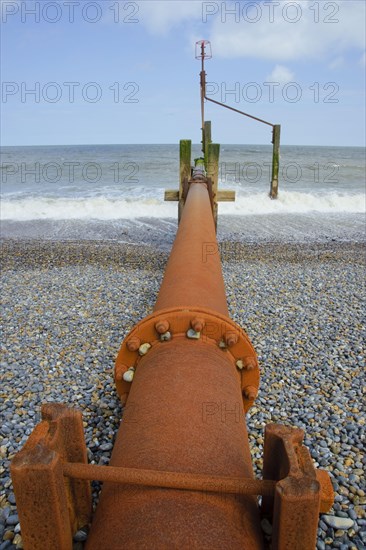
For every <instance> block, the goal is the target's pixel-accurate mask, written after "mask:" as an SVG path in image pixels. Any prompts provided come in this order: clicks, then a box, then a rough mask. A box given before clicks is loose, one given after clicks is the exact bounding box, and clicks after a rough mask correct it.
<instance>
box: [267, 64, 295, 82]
mask: <svg viewBox="0 0 366 550" xmlns="http://www.w3.org/2000/svg"><path fill="white" fill-rule="evenodd" d="M294 78H295V74H294V73H293V72H291V71H290V69H288V68H287V67H285V66H284V65H276V66H275V67H274V69H273V71H272V72H271V74H270V75H268V76H267V82H278V83H279V84H287V83H288V82H293V80H294Z"/></svg>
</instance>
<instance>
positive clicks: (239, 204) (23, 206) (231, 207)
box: [1, 190, 365, 221]
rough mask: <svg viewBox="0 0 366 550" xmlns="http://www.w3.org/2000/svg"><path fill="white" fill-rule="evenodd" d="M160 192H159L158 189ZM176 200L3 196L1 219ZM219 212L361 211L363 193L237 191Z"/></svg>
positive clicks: (106, 213)
mask: <svg viewBox="0 0 366 550" xmlns="http://www.w3.org/2000/svg"><path fill="white" fill-rule="evenodd" d="M161 195H162V193H161ZM176 210H177V203H175V202H164V200H163V198H162V197H161V198H159V197H151V196H150V197H145V198H143V197H140V198H137V197H136V196H135V197H133V198H129V199H124V198H111V197H103V196H98V197H95V196H94V197H85V198H65V197H60V198H49V197H48V198H47V197H28V198H20V197H19V198H17V199H14V198H13V199H11V200H9V199H4V200H3V201H2V204H1V218H2V219H3V220H17V221H26V220H44V219H54V220H72V219H74V220H78V219H80V220H87V219H97V220H117V219H136V218H139V217H152V218H170V217H174V218H175V217H176ZM220 212H221V213H222V214H226V215H240V216H247V215H261V214H266V215H270V214H293V213H302V214H306V213H310V212H314V213H316V212H318V213H319V214H320V213H327V212H329V213H337V212H340V213H341V212H346V213H363V212H365V195H364V194H360V193H358V194H346V193H344V194H341V193H336V192H331V193H327V194H314V193H300V192H296V191H281V190H280V193H279V197H278V199H277V200H271V199H270V198H269V196H268V194H267V193H265V192H261V193H254V194H248V195H246V194H244V193H242V192H240V191H239V192H238V193H237V198H236V201H235V202H232V203H221V204H220Z"/></svg>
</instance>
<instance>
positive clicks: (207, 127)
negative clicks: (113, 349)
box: [203, 120, 212, 170]
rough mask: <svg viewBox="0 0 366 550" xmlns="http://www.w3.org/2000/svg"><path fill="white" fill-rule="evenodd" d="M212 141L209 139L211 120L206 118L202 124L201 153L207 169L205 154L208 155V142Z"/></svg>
mask: <svg viewBox="0 0 366 550" xmlns="http://www.w3.org/2000/svg"><path fill="white" fill-rule="evenodd" d="M209 143H212V139H211V121H210V120H207V121H206V122H205V126H204V132H203V154H204V157H205V167H206V170H207V156H208V144H209Z"/></svg>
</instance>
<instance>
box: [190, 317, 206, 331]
mask: <svg viewBox="0 0 366 550" xmlns="http://www.w3.org/2000/svg"><path fill="white" fill-rule="evenodd" d="M191 327H192V328H193V330H194V331H195V332H202V331H203V329H204V327H205V320H204V319H202V317H195V318H194V319H192V321H191Z"/></svg>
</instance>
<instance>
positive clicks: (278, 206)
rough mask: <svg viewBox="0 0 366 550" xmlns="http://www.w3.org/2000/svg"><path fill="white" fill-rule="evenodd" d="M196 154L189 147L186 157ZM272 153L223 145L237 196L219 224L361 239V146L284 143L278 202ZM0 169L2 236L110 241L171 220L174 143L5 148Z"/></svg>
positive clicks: (292, 236)
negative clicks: (168, 196) (167, 197)
mask: <svg viewBox="0 0 366 550" xmlns="http://www.w3.org/2000/svg"><path fill="white" fill-rule="evenodd" d="M201 154H202V153H201V151H200V146H199V145H194V146H193V147H192V157H193V158H196V157H199V156H201ZM271 154H272V147H271V145H268V146H265V145H221V151H220V165H219V188H220V189H232V190H235V192H236V201H235V202H229V203H221V204H220V206H219V213H220V222H219V228H220V226H221V228H222V230H223V231H224V232H229V233H230V232H231V233H232V232H234V233H235V232H236V233H242V234H243V235H242V236H243V238H244V237H245V235H246V236H247V238H249V239H251V238H252V239H254V240H261V239H265V240H271V239H272V240H273V239H274V240H275V239H276V238H277V237H281V238H282V239H285V240H295V241H296V240H303V239H305V240H306V239H307V238H315V239H322V238H324V237H326V238H332V237H334V238H342V239H347V238H350V239H354V238H357V239H359V238H362V235H364V225H363V224H364V214H365V203H366V201H365V164H366V163H365V150H364V149H363V148H362V147H318V146H317V147H309V146H282V147H281V155H280V173H279V195H278V199H277V200H271V199H270V198H269V189H270V180H271V158H272V157H271ZM0 176H1V220H2V234H3V236H5V237H12V236H17V237H19V236H25V237H37V238H39V237H41V238H42V237H44V238H58V237H62V238H91V237H92V238H116V237H118V228H125V227H129V228H130V230H131V228H132V227H135V228H140V229H141V227H142V226H144V227H145V229H146V228H147V227H152V228H157V227H159V225H161V224H162V222H164V224H165V225H164V227H166V226H167V224H168V226H169V225H170V224H173V225H175V221H176V217H177V204H176V203H175V202H164V191H165V189H178V178H179V146H178V145H176V144H172V145H94V146H91V145H85V146H82V145H78V146H75V145H67V146H47V147H46V146H28V147H2V148H1V163H0ZM154 220H155V221H154ZM76 228H77V230H76ZM244 234H245V235H244Z"/></svg>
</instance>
